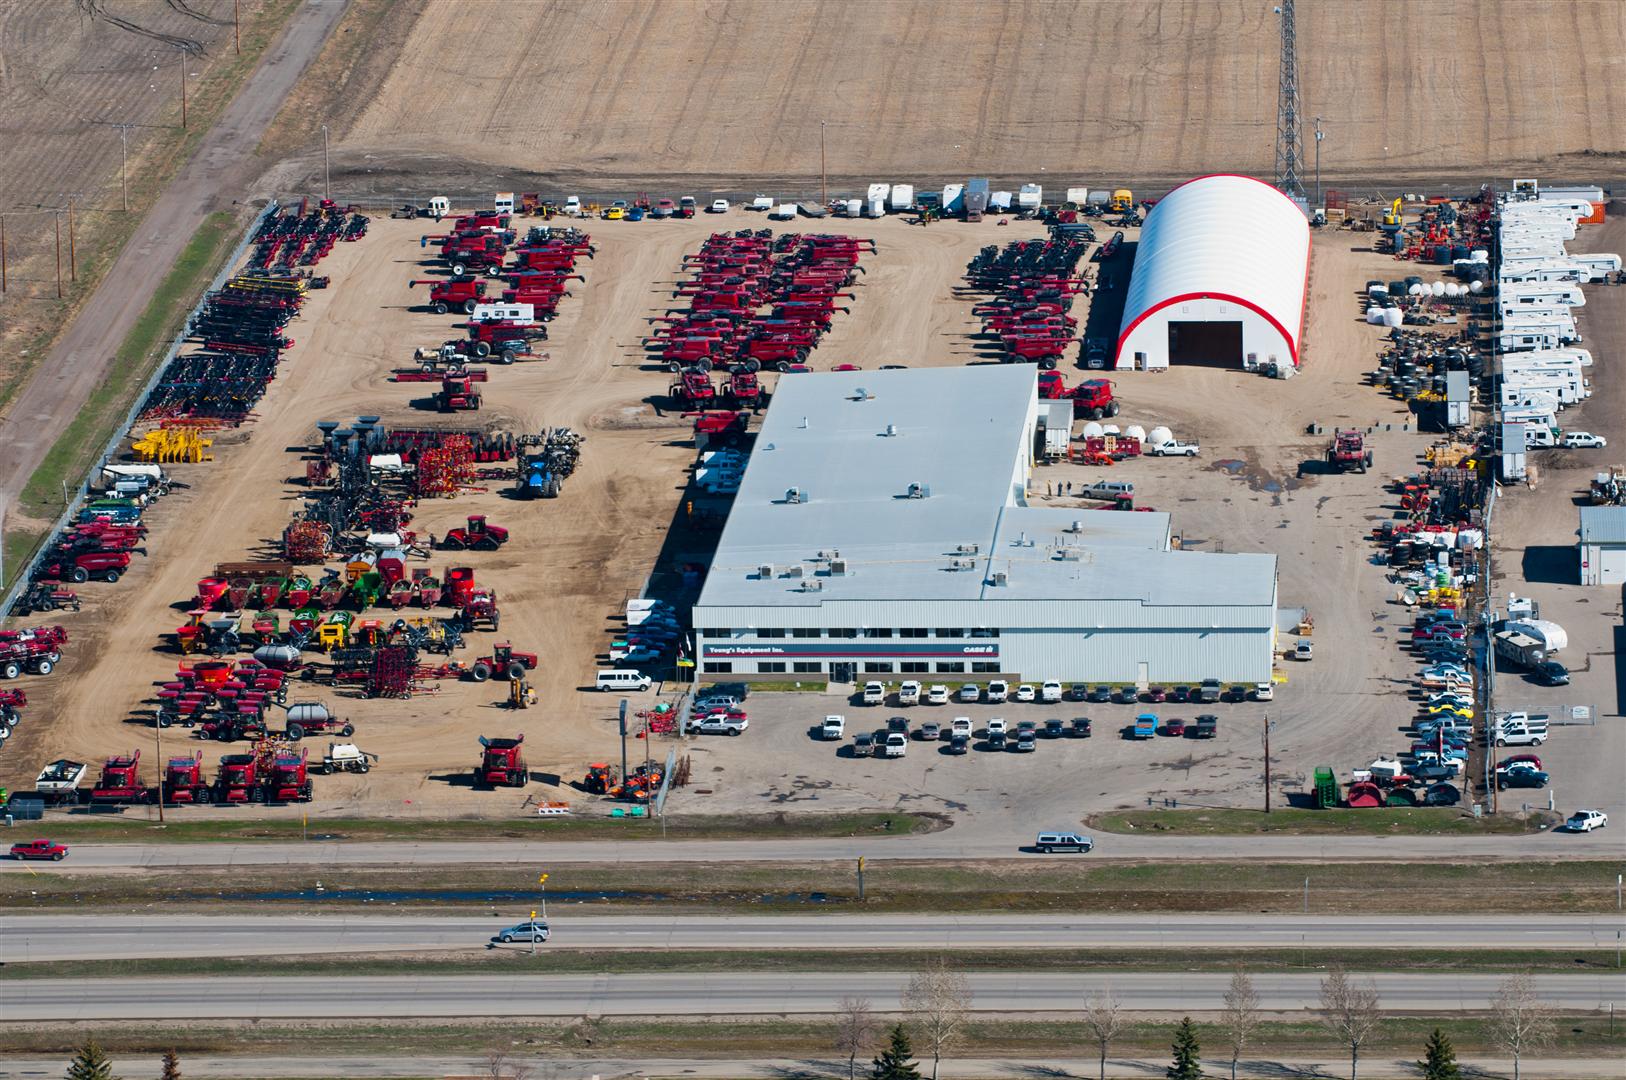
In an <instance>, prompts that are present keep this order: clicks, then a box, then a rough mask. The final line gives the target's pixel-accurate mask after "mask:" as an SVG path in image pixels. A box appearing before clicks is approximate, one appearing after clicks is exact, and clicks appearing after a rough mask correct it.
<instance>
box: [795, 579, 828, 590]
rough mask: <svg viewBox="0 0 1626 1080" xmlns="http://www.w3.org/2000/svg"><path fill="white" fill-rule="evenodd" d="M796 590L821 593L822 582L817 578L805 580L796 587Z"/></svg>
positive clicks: (822, 588)
mask: <svg viewBox="0 0 1626 1080" xmlns="http://www.w3.org/2000/svg"><path fill="white" fill-rule="evenodd" d="M797 588H798V589H800V590H801V591H802V592H822V591H823V590H824V582H822V581H820V580H819V579H818V578H806V579H804V580H803V581H802V583H801V584H800V585H798V586H797Z"/></svg>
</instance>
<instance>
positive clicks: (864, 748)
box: [853, 731, 875, 757]
mask: <svg viewBox="0 0 1626 1080" xmlns="http://www.w3.org/2000/svg"><path fill="white" fill-rule="evenodd" d="M874 749H875V736H873V735H871V734H870V733H869V732H867V731H860V732H859V733H858V734H857V735H854V736H853V757H869V756H870V754H871V753H872V752H873V751H874Z"/></svg>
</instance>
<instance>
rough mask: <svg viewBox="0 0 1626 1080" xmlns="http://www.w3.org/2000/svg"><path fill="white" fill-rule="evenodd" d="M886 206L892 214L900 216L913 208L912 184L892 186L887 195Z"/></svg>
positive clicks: (913, 189) (913, 191) (913, 190)
mask: <svg viewBox="0 0 1626 1080" xmlns="http://www.w3.org/2000/svg"><path fill="white" fill-rule="evenodd" d="M887 206H888V208H889V209H891V211H892V212H893V213H894V214H901V213H903V212H905V211H907V210H913V209H914V208H915V187H914V185H913V184H893V185H892V190H891V192H890V193H888V195H887Z"/></svg>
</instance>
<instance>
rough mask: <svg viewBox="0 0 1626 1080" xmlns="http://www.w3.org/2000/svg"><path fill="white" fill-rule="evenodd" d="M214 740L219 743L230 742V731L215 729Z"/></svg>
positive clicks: (221, 728)
mask: <svg viewBox="0 0 1626 1080" xmlns="http://www.w3.org/2000/svg"><path fill="white" fill-rule="evenodd" d="M215 738H216V739H219V740H220V741H221V742H231V731H230V729H228V728H223V727H220V728H215Z"/></svg>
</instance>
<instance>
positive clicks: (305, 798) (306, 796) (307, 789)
mask: <svg viewBox="0 0 1626 1080" xmlns="http://www.w3.org/2000/svg"><path fill="white" fill-rule="evenodd" d="M315 790H316V787H315V785H313V784H312V783H311V782H310V781H309V780H307V781H305V782H304V783H303V784H300V785H299V801H300V802H310V801H311V794H312V793H313V792H315Z"/></svg>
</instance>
